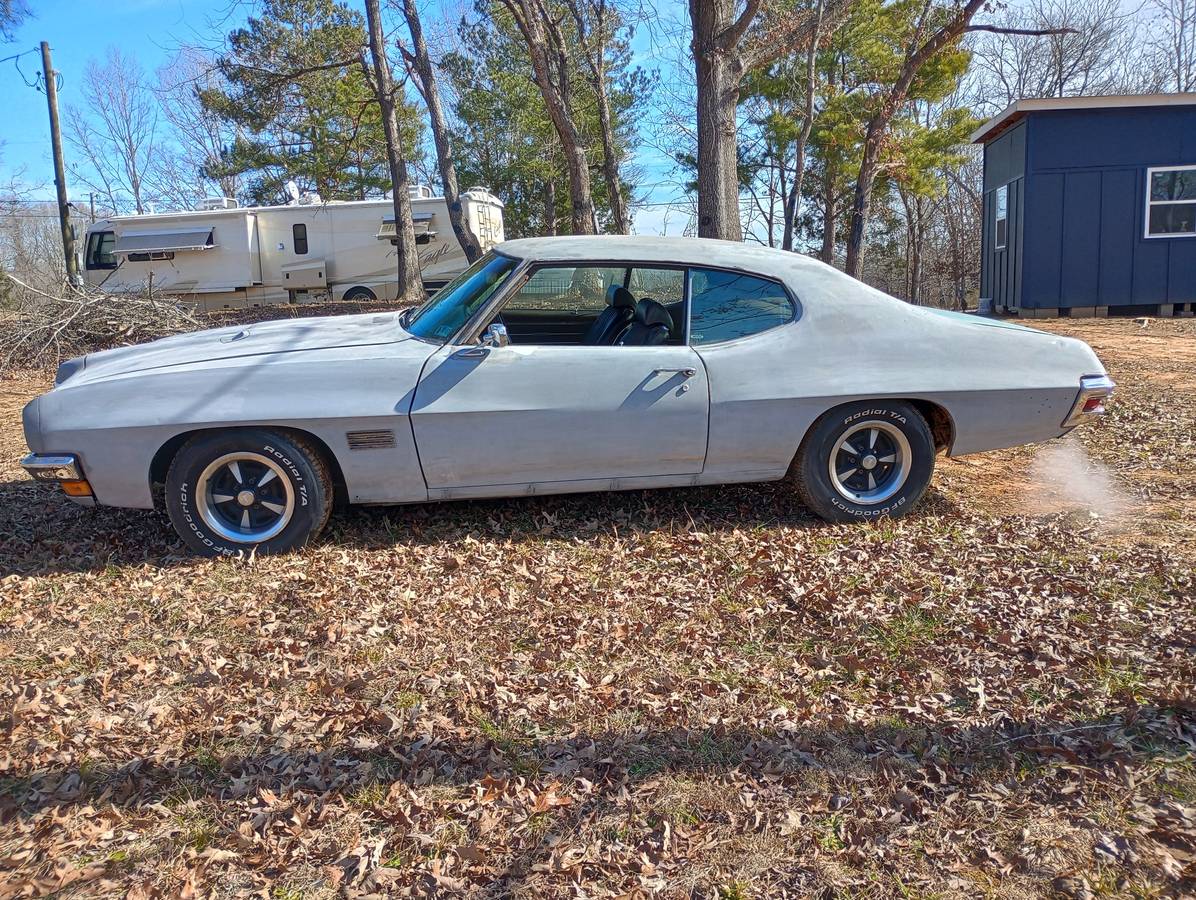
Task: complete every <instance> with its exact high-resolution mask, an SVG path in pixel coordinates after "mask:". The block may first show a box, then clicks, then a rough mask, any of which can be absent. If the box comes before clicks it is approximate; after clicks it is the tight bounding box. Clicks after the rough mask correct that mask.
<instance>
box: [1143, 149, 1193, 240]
mask: <svg viewBox="0 0 1196 900" xmlns="http://www.w3.org/2000/svg"><path fill="white" fill-rule="evenodd" d="M1191 235H1196V166H1177V167H1175V168H1172V169H1147V170H1146V236H1147V237H1189V236H1191Z"/></svg>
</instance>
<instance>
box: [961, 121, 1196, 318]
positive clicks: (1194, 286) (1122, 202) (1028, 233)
mask: <svg viewBox="0 0 1196 900" xmlns="http://www.w3.org/2000/svg"><path fill="white" fill-rule="evenodd" d="M1023 124H1024V127H1025V140H1026V143H1025V147H1026V157H1025V158H1026V175H1025V179H1024V181H1025V185H1024V196H1023V197H1022V199H1023V200H1024V203H1023V204H1022V205H1023V206H1024V218H1022V219H1021V220H1019V222H1018V226H1017V227H1018V229H1019V231H1021V232H1023V234H1022V244H1021V247H1022V252H1021V254H1020V255H1019V262H1020V263H1021V264H1022V270H1021V274H1020V278H1018V281H1019V282H1020V285H1018V286H1015V287H1014V289H1013V290H1012V292H1011V293H1010V292H1009V291H1008V289H1007V290H1006V294H1005V295H1004V296H1010V297H1012V298H1013V302H1007V303H1005V304H1004V305H1006V306H1013V307H1025V308H1027V309H1053V308H1064V309H1066V308H1070V307H1089V306H1136V305H1141V306H1150V305H1154V304H1161V303H1191V302H1196V237H1170V238H1147V237H1146V236H1145V234H1144V230H1145V217H1146V170H1147V168H1149V167H1153V166H1169V165H1175V166H1179V165H1194V164H1196V107H1161V108H1133V109H1101V110H1066V111H1054V112H1040V113H1032V114H1030V115H1029V116H1028V117H1027V118H1026V120H1025V122H1024V123H1023ZM1002 137H1004V136H1002ZM999 140H1000V138H998V140H997V141H993V145H996V144H997V143H998V142H999ZM988 156H989V150H988V148H987V147H986V148H985V158H986V165H985V172H986V179H985V181H986V183H985V188H986V194H985V214H986V224H987V225H989V226H991V223H989V222H988V216H990V215H991V212H990V210H989V208H988V205H989V203H990V198H989V195H988V187H989V185H988V178H987V173H988V169H989V166H988V164H987V160H988ZM1005 156H1006V152H1005V151H1001V152H1000V153H999V154H998V163H999V162H1000V160H1002V159H1004V157H1005ZM1012 202H1013V201H1012V193H1011V197H1010V203H1011V204H1012ZM1010 226H1011V228H1012V227H1013V222H1012V221H1011V223H1010ZM984 249H985V255H986V258H987V256H988V255H989V253H990V252H991V248H990V247H989V246H988V245H987V244H985V245H984ZM1015 277H1016V275H1015ZM985 283H986V281H985V277H984V267H983V266H982V270H981V284H982V291H981V295H982V296H985V294H984V292H983V285H984V284H985ZM990 283H993V284H994V286H995V285H998V284H999V283H1000V282H999V278H997V280H995V281H992V282H990ZM992 296H993V298H994V302H995V303H1001V301H1000V300H999V299H997V296H998V295H997V294H996V293H994V294H993V295H992Z"/></svg>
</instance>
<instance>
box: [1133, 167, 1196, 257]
mask: <svg viewBox="0 0 1196 900" xmlns="http://www.w3.org/2000/svg"><path fill="white" fill-rule="evenodd" d="M1193 169H1196V166H1151V167H1150V168H1148V169H1147V170H1146V215H1145V217H1144V219H1143V222H1142V236H1143V237H1144V238H1145V239H1146V240H1148V241H1153V240H1159V239H1160V238H1163V239H1169V238H1190V237H1196V231H1178V232H1173V233H1171V234H1151V233H1150V210H1151V207H1153V206H1177V205H1179V204H1184V203H1190V204H1196V200H1151V199H1150V182H1151V179H1152V178H1153V177H1154V173H1155V172H1190V171H1192V170H1193Z"/></svg>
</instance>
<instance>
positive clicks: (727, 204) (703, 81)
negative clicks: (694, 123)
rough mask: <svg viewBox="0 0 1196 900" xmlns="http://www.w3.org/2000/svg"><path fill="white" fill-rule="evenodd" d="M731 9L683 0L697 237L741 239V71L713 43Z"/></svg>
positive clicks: (712, 1)
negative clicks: (694, 135) (689, 28)
mask: <svg viewBox="0 0 1196 900" xmlns="http://www.w3.org/2000/svg"><path fill="white" fill-rule="evenodd" d="M734 13H735V4H734V2H733V0H689V15H690V19H691V21H692V23H693V56H694V71H695V74H696V75H697V85H698V103H697V106H698V110H697V112H698V237H711V238H723V239H724V240H728V241H742V240H743V225H742V223H741V222H740V218H739V164H738V163H739V160H738V148H737V145H736V140H735V112H736V109H737V108H738V106H739V88H740V80H741V77H742V73H741V72H739V71H738V68H737V66H736V65H735V61H734V58H733V54H730V53H727V52H726V51H725V50H724V49H723V48H722V47H720V46H719V43H718V38H719V36H720V35H721V34H723V33H724V31H726V29H728V28H729V27H730V26H731V23H732V17H733V15H734Z"/></svg>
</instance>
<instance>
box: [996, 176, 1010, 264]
mask: <svg viewBox="0 0 1196 900" xmlns="http://www.w3.org/2000/svg"><path fill="white" fill-rule="evenodd" d="M993 210H994V214H995V215H994V218H995V220H996V221H995V222H994V223H993V235H994V237H995V240H994V241H993V249H994V250H1004V249H1005V241H1006V238H1007V237H1008V234H1009V185H1007V184H1003V185H1001V186H1000V187H999V188H997V191H996V194H994V196H993Z"/></svg>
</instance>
